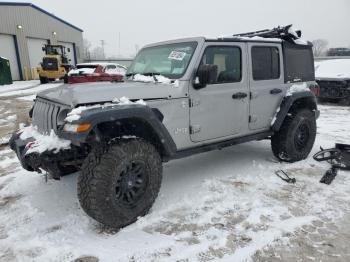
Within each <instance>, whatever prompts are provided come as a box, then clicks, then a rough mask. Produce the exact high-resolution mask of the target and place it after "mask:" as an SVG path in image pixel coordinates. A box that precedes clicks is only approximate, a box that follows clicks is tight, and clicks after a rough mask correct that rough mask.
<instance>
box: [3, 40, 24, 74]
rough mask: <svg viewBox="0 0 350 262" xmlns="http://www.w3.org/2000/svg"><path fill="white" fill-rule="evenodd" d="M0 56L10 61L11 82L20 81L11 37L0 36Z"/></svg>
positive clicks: (13, 42) (13, 41)
mask: <svg viewBox="0 0 350 262" xmlns="http://www.w3.org/2000/svg"><path fill="white" fill-rule="evenodd" d="M0 56H2V57H5V58H7V59H8V60H10V66H11V75H12V80H20V78H19V70H18V61H17V54H16V48H15V38H14V36H13V35H3V34H0Z"/></svg>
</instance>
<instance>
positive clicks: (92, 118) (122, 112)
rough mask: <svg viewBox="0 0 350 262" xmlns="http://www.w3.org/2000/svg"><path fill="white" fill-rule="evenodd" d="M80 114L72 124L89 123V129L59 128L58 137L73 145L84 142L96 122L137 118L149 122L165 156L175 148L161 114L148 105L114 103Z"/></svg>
mask: <svg viewBox="0 0 350 262" xmlns="http://www.w3.org/2000/svg"><path fill="white" fill-rule="evenodd" d="M80 116H81V117H80V118H79V119H78V120H77V121H74V122H72V124H86V123H89V124H91V127H90V129H89V130H88V131H86V132H84V133H80V134H76V133H69V132H65V131H63V130H62V129H61V130H59V131H58V132H59V134H58V135H59V137H61V138H64V139H68V140H71V141H72V143H73V144H75V145H80V144H82V143H85V142H86V139H87V137H88V135H89V133H90V131H91V130H93V129H94V128H95V127H96V126H97V125H98V124H101V123H106V122H111V121H112V122H113V121H115V122H116V121H121V120H126V119H139V120H142V121H144V122H146V123H147V124H149V125H150V127H151V128H152V129H153V131H154V132H155V133H156V134H157V136H158V138H159V140H160V141H161V143H162V145H163V147H164V150H165V153H166V156H167V157H171V156H172V155H174V154H175V152H176V150H177V148H176V144H175V142H174V141H173V139H172V137H171V136H170V134H169V132H168V130H167V129H166V127H165V126H164V125H163V123H162V122H161V120H162V119H163V115H162V114H161V113H160V112H159V110H156V109H152V108H150V107H148V106H143V105H135V104H133V105H117V104H116V105H115V106H105V107H103V106H101V107H97V108H91V109H89V110H85V111H83V112H82V113H81V115H80Z"/></svg>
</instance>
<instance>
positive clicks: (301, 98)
mask: <svg viewBox="0 0 350 262" xmlns="http://www.w3.org/2000/svg"><path fill="white" fill-rule="evenodd" d="M296 105H298V106H300V107H301V108H309V109H310V110H312V111H314V112H315V117H316V118H318V116H319V111H318V110H317V101H316V97H315V95H314V94H313V93H312V92H311V91H302V92H296V93H293V94H292V95H290V96H285V97H284V98H283V100H282V103H281V105H280V110H279V111H278V113H277V114H276V120H275V122H274V123H273V125H272V130H273V131H274V132H277V131H279V129H280V128H281V126H282V124H283V121H284V119H285V118H286V117H287V115H288V113H289V112H290V109H291V108H292V107H293V106H296Z"/></svg>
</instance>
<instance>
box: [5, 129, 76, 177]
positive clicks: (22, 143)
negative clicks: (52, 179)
mask: <svg viewBox="0 0 350 262" xmlns="http://www.w3.org/2000/svg"><path fill="white" fill-rule="evenodd" d="M20 135H21V133H14V134H13V135H12V137H11V139H10V141H9V145H10V148H11V149H12V150H13V151H14V152H15V153H16V155H17V157H18V160H19V161H20V163H21V165H22V167H23V168H24V169H26V170H28V171H36V172H39V173H40V172H41V170H45V171H47V172H51V171H52V170H53V169H54V168H56V167H57V164H58V163H60V164H63V163H68V162H69V163H71V164H72V165H79V164H80V163H81V161H79V159H81V157H80V156H81V155H82V154H81V152H80V151H79V150H78V149H77V148H76V147H74V146H73V145H72V146H71V149H65V150H60V151H59V152H57V153H54V152H53V151H45V152H43V153H38V152H33V153H28V150H29V147H28V144H29V143H31V142H34V141H35V139H34V138H32V137H30V138H28V139H25V140H24V139H21V138H20Z"/></svg>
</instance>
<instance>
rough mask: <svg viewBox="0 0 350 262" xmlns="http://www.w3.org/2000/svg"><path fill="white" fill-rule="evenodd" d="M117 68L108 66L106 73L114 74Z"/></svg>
mask: <svg viewBox="0 0 350 262" xmlns="http://www.w3.org/2000/svg"><path fill="white" fill-rule="evenodd" d="M116 68H117V67H116V66H115V65H108V66H106V68H105V70H104V71H105V72H106V73H112V72H114V71H115V70H116Z"/></svg>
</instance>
